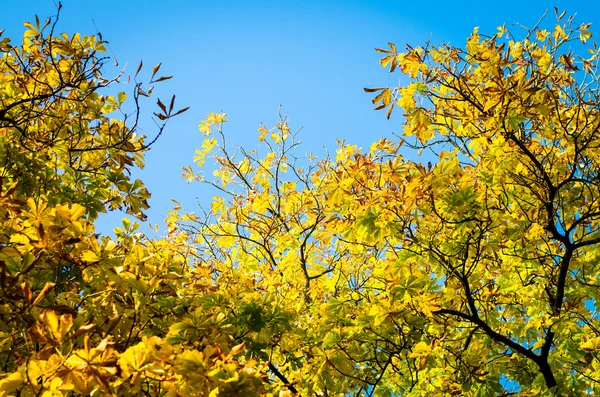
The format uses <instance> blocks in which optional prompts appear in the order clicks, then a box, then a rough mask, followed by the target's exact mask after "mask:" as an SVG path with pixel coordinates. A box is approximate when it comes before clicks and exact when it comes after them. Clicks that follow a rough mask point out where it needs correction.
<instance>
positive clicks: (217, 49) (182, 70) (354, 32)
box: [0, 0, 600, 233]
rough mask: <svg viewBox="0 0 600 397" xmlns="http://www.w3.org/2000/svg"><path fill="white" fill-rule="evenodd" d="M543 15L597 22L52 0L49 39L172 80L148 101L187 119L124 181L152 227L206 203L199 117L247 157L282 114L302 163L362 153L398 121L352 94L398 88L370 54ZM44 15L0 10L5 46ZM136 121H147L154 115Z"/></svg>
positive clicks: (347, 6) (292, 6)
mask: <svg viewBox="0 0 600 397" xmlns="http://www.w3.org/2000/svg"><path fill="white" fill-rule="evenodd" d="M553 6H557V7H559V8H560V9H561V10H562V9H567V12H568V14H573V13H577V17H576V20H577V21H578V22H592V23H593V24H594V25H593V27H592V31H594V27H595V26H596V25H598V24H599V22H600V5H596V2H592V1H588V2H567V1H557V2H555V3H551V2H546V1H537V0H536V1H503V2H488V1H481V0H480V1H468V2H467V1H463V2H461V1H452V2H449V1H429V2H425V1H394V2H393V1H362V2H358V1H350V0H346V1H326V0H323V1H310V0H305V1H210V2H209V1H203V0H196V1H183V0H179V1H177V0H173V1H171V2H169V4H168V5H167V2H164V1H161V2H159V1H152V0H146V1H138V0H121V1H84V0H64V1H63V10H62V11H61V21H60V24H59V28H58V30H59V31H61V32H62V31H66V32H68V33H75V32H80V33H82V34H88V35H89V34H94V33H95V26H97V28H98V30H99V31H100V32H101V33H102V35H103V38H104V39H105V40H107V41H109V42H110V46H111V48H112V51H113V52H114V54H115V55H116V56H117V59H118V60H119V63H120V66H124V65H125V64H126V63H127V64H128V69H127V70H128V72H129V73H131V74H133V73H134V72H135V69H136V67H137V65H138V63H139V61H140V60H143V61H144V64H145V65H146V66H147V68H148V70H149V69H150V68H149V66H152V65H154V64H157V63H159V62H162V64H163V65H162V67H161V72H162V73H163V74H168V75H174V78H173V79H172V80H170V81H168V82H165V83H163V84H161V85H159V86H158V87H157V93H158V94H162V95H163V97H165V98H166V97H167V96H168V95H170V94H171V93H174V94H176V95H177V103H178V104H179V105H180V106H182V107H183V106H190V107H191V108H190V110H189V111H188V112H186V113H184V114H183V115H181V116H179V117H178V118H176V119H174V120H172V121H171V122H170V123H169V126H168V128H167V130H166V131H165V133H164V135H163V137H162V138H161V139H160V140H159V141H158V142H157V144H156V145H155V146H154V147H153V149H152V150H151V151H150V152H149V153H148V154H147V156H146V168H145V169H144V170H143V171H141V172H136V176H137V177H139V178H141V179H142V180H143V181H144V182H145V183H146V186H147V187H148V189H149V190H150V191H151V193H152V199H151V201H150V205H151V210H150V211H149V212H148V215H149V221H151V222H152V223H162V220H163V218H164V216H165V214H166V211H167V210H168V209H169V208H171V207H172V205H173V204H172V202H171V199H172V198H174V199H177V200H178V201H180V202H181V203H182V204H184V206H185V207H186V208H189V209H190V210H193V209H194V208H195V206H196V204H195V202H196V198H198V199H199V201H200V202H203V203H208V202H209V200H210V198H211V197H212V195H213V192H212V191H211V190H210V189H208V187H206V186H204V185H201V184H198V183H195V184H191V185H188V184H187V183H186V182H185V181H184V180H183V179H182V178H181V167H182V166H184V165H189V164H192V158H193V156H194V150H195V149H196V148H198V147H199V145H200V143H201V142H202V135H201V133H200V132H199V131H198V129H197V126H198V123H199V121H200V120H201V119H202V118H204V116H205V115H206V114H207V113H208V112H211V111H213V112H218V111H224V112H226V113H227V114H228V118H229V119H230V120H231V122H230V123H228V125H227V126H226V134H227V136H228V141H229V143H230V144H241V145H244V146H250V147H254V146H255V145H256V142H257V141H256V137H257V133H256V129H257V127H258V126H259V124H260V123H261V122H263V123H264V124H266V125H267V126H272V125H273V124H274V123H275V122H276V120H277V110H278V107H279V105H282V113H283V114H284V115H287V116H288V118H289V121H290V125H291V127H292V128H293V129H295V128H299V127H303V130H302V132H301V135H300V137H301V140H302V141H303V145H302V147H301V150H302V151H303V152H305V151H311V152H313V153H315V154H316V155H318V156H320V155H322V154H324V149H323V147H324V146H325V147H327V148H329V149H330V150H332V151H333V150H334V149H335V147H336V143H335V142H336V138H340V139H346V141H347V142H348V143H356V144H358V146H362V147H368V146H369V145H370V143H371V142H372V141H375V140H377V139H379V138H380V137H382V136H386V137H391V136H392V132H400V131H401V117H399V116H400V114H399V112H398V114H397V115H396V116H393V117H392V119H391V120H389V121H388V120H386V119H385V117H384V114H383V113H381V112H375V111H373V110H372V105H371V102H370V98H371V95H370V94H365V93H364V92H363V91H362V88H363V87H374V86H382V85H383V86H385V85H386V84H390V85H393V84H397V83H398V79H399V78H401V75H400V74H398V73H395V74H392V75H389V74H388V73H387V72H386V71H385V70H383V69H381V68H380V66H379V64H378V59H379V57H378V54H377V53H375V52H374V50H373V49H374V48H375V47H385V46H386V43H387V42H388V41H392V42H394V43H396V44H397V45H399V46H401V45H402V44H403V43H406V42H408V43H410V44H413V45H419V44H422V43H423V42H424V41H426V40H427V39H429V38H430V39H431V40H432V42H433V43H438V42H450V43H451V44H454V45H463V44H464V42H465V40H466V38H467V36H468V35H469V33H470V32H471V31H472V29H473V28H474V27H475V26H480V31H482V32H490V33H493V32H494V31H495V28H496V26H498V25H502V24H503V23H506V24H507V25H510V24H512V23H513V22H520V23H522V24H524V25H528V26H532V25H533V24H534V23H535V22H536V21H537V20H538V19H539V17H540V16H541V15H542V14H543V13H544V11H545V10H546V9H550V10H551V11H550V12H549V14H550V15H549V17H551V18H553V13H554V11H553V10H552V7H553ZM55 13H56V6H55V2H54V1H53V0H35V1H12V0H8V1H6V2H5V4H3V12H2V13H1V14H0V29H5V30H6V31H5V33H4V35H5V36H9V37H11V38H13V39H14V40H16V39H18V38H19V36H20V35H21V34H22V31H23V28H22V25H21V24H22V22H23V21H27V20H33V17H34V15H35V14H38V15H39V16H40V19H45V18H46V17H49V16H52V15H54V14H55ZM92 20H93V21H94V22H95V26H94V22H92ZM598 32H599V33H598V35H600V30H599V31H598ZM113 72H114V71H113V70H107V74H109V75H110V74H111V73H113ZM122 90H124V91H129V90H130V87H123V88H122ZM145 110H146V115H147V116H149V115H150V111H151V110H152V111H153V110H154V104H153V103H147V105H146V107H145ZM152 126H153V124H152V122H151V121H150V119H149V117H147V118H146V120H145V121H144V122H143V123H142V128H144V131H146V132H147V133H148V134H149V135H152V133H153V131H154V129H153V128H152ZM121 217H122V214H112V215H110V216H103V217H102V218H101V219H100V221H99V222H98V223H97V227H98V229H99V230H100V231H101V232H104V233H106V232H109V231H110V230H111V229H112V227H114V226H118V225H119V224H120V221H119V219H120V218H121Z"/></svg>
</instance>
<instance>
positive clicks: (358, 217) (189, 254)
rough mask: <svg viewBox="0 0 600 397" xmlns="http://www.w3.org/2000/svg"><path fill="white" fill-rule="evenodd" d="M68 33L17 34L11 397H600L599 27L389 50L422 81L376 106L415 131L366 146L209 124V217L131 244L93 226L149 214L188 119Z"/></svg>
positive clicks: (12, 69) (194, 178)
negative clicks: (114, 214) (145, 115)
mask: <svg viewBox="0 0 600 397" xmlns="http://www.w3.org/2000/svg"><path fill="white" fill-rule="evenodd" d="M59 11H60V7H59ZM57 19H58V18H55V19H53V20H49V21H47V22H46V23H45V24H41V23H40V22H39V21H38V20H37V18H36V21H35V22H34V23H26V24H25V26H26V28H27V30H26V31H25V33H24V35H23V39H22V42H21V43H20V44H19V45H13V44H12V42H11V41H10V40H9V39H8V38H4V39H2V37H0V39H1V40H0V52H1V53H2V61H1V63H0V70H1V71H2V73H0V143H1V144H0V203H1V206H0V297H1V300H0V368H1V370H0V396H5V395H6V396H8V395H19V396H44V397H45V396H75V395H115V396H116V395H118V396H121V395H123V396H129V395H131V396H138V395H139V396H141V395H148V396H162V395H165V396H294V395H298V396H300V395H301V396H347V395H356V396H382V397H383V396H422V395H435V396H438V395H439V396H447V395H465V396H495V395H503V396H509V395H521V396H529V395H531V396H533V395H548V396H557V395H596V394H598V393H599V392H600V375H598V374H600V357H599V353H600V319H599V318H598V314H597V310H599V306H600V302H598V299H597V297H598V292H597V290H598V286H599V285H600V284H599V283H600V265H599V258H600V251H599V249H598V244H600V147H599V146H600V132H599V127H600V117H599V116H600V94H599V91H598V88H599V87H598V76H597V73H598V67H597V62H598V48H597V46H596V43H595V42H593V41H592V39H591V33H590V31H589V28H590V25H589V24H585V23H584V24H576V23H575V22H574V20H573V18H572V17H565V15H564V13H562V14H559V12H558V11H557V13H556V20H555V21H553V22H550V19H551V18H550V17H546V18H543V19H542V20H540V22H539V23H538V24H537V25H536V26H534V27H533V28H524V27H516V28H514V29H508V28H507V27H505V26H502V27H499V28H498V31H497V32H495V33H494V34H493V35H489V36H486V35H483V34H482V33H479V32H478V30H477V29H475V30H474V32H473V33H472V35H471V36H470V37H469V38H468V39H467V43H466V46H465V47H464V48H460V47H454V46H450V45H446V44H441V45H437V44H436V45H434V44H432V43H425V44H424V45H423V46H415V47H413V46H409V45H407V46H406V50H405V51H404V52H399V51H398V49H397V47H396V46H395V45H394V44H392V43H389V46H388V47H389V48H387V49H377V51H378V52H380V53H382V54H383V58H382V59H381V65H382V66H383V67H386V68H389V70H390V72H400V73H402V74H404V75H405V76H406V79H405V80H407V83H406V84H404V85H402V86H399V87H381V88H365V91H367V92H369V93H374V94H375V97H374V99H373V104H375V105H376V109H382V110H386V112H387V113H386V115H387V117H388V118H389V117H390V116H391V115H392V113H393V112H394V111H396V112H397V111H398V110H400V111H401V112H402V113H403V125H402V127H403V128H402V134H401V136H398V137H397V139H394V140H390V139H380V140H378V141H376V142H374V143H373V144H372V145H371V147H370V148H368V149H365V150H363V149H361V148H358V147H357V146H356V145H352V144H347V143H346V142H345V141H340V144H339V147H338V148H337V150H336V151H335V155H334V154H332V155H331V156H330V157H326V158H324V159H321V160H317V159H315V158H314V157H313V156H312V155H309V156H307V157H304V156H302V155H301V152H300V148H299V145H300V143H299V137H298V134H299V131H298V130H295V129H293V128H292V127H291V126H290V125H289V123H288V120H287V119H286V118H285V117H281V118H280V121H279V122H278V123H277V124H276V125H274V126H261V127H260V128H259V129H258V132H257V134H258V136H257V139H258V147H257V148H256V149H253V150H250V149H246V148H241V147H234V148H232V147H230V146H228V145H227V144H226V139H225V137H226V131H225V127H226V125H227V124H226V122H227V118H226V117H227V116H226V115H225V114H224V113H210V114H209V115H208V116H207V117H206V118H205V119H204V120H202V122H201V123H200V126H199V129H200V131H201V133H202V134H203V135H205V140H204V142H203V144H202V146H201V148H199V149H198V150H197V152H196V153H197V154H196V157H195V158H194V163H195V164H194V165H190V166H185V167H184V168H183V177H184V178H186V179H187V180H188V181H189V182H191V183H196V182H201V183H205V184H208V185H210V186H212V189H216V191H217V192H218V194H217V195H215V197H214V199H213V202H212V204H211V205H210V207H208V208H199V209H198V210H196V211H194V212H190V211H189V210H186V209H184V208H182V207H181V206H180V205H176V206H175V207H174V208H173V209H172V210H171V211H170V212H169V214H168V217H167V220H166V226H167V233H166V234H165V235H164V236H163V237H160V238H147V237H145V236H143V235H142V234H141V233H139V232H138V228H139V225H138V223H137V222H133V221H131V220H128V219H124V220H123V224H122V225H120V226H119V227H117V228H116V229H115V234H116V237H115V238H110V237H107V236H99V235H98V234H96V233H95V230H94V220H95V219H96V218H97V216H98V213H100V212H105V211H109V210H115V209H122V210H124V211H126V212H127V213H128V214H130V215H132V216H135V217H137V218H138V219H140V220H144V219H145V215H144V210H146V209H147V208H148V204H147V199H148V198H149V192H148V191H147V190H146V189H145V187H144V185H143V183H142V182H141V181H139V180H132V178H131V177H130V173H129V172H130V170H131V168H132V167H135V166H138V167H141V166H143V161H144V152H145V151H146V150H147V149H148V148H149V146H150V145H151V144H153V143H154V141H156V138H158V136H160V135H161V133H162V131H163V129H164V128H165V125H166V123H167V122H168V121H169V119H170V118H171V117H174V116H176V115H177V114H179V113H181V112H183V111H185V110H186V108H183V109H181V110H176V109H175V107H174V105H175V103H174V102H175V97H174V96H173V97H172V99H171V101H170V102H169V101H167V103H168V106H167V105H165V104H164V103H163V102H162V101H161V100H160V99H159V100H157V102H156V104H157V106H158V109H157V112H156V113H154V115H155V118H156V122H157V131H156V135H155V136H154V137H152V138H149V137H146V136H144V135H143V134H141V133H139V131H138V128H137V126H138V122H139V118H140V115H141V112H140V109H141V103H142V100H143V99H145V98H146V97H149V96H151V95H152V87H153V86H154V84H155V83H159V82H161V81H163V80H167V79H169V78H170V76H163V77H158V76H157V72H158V71H159V68H160V65H157V66H156V67H154V69H153V71H152V73H151V76H150V78H149V80H148V82H147V83H144V82H143V81H142V80H140V79H141V77H138V76H140V75H143V74H144V71H143V67H142V64H141V63H140V66H139V67H138V69H137V70H136V72H135V76H133V78H132V81H133V84H132V85H130V88H131V91H132V94H131V95H130V97H131V98H132V100H131V99H128V96H127V94H126V93H124V92H118V93H116V94H115V93H113V92H114V91H115V90H116V89H117V87H120V78H121V77H122V76H117V78H114V79H113V78H106V77H104V76H103V75H102V65H103V64H104V62H106V60H107V58H105V57H103V56H102V55H101V54H102V53H103V52H104V44H105V42H103V40H102V39H101V38H99V37H96V36H89V37H86V36H81V35H79V34H75V35H67V34H58V33H56V32H55V28H56V23H57ZM126 112H129V113H126ZM409 150H410V151H415V152H416V153H417V154H418V155H420V156H421V157H418V156H417V157H410V156H407V155H406V153H407V151H409ZM415 158H416V160H415ZM207 160H209V161H214V163H215V164H216V169H215V170H214V172H213V177H214V178H213V177H206V176H204V174H203V173H202V169H203V168H204V167H205V162H206V161H207ZM208 188H209V186H207V187H206V189H207V190H208Z"/></svg>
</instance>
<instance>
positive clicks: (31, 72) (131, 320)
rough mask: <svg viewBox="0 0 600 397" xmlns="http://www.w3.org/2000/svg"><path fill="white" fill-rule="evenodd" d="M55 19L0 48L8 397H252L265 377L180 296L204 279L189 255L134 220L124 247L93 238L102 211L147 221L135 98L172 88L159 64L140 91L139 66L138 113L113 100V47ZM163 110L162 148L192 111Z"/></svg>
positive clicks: (4, 382)
mask: <svg viewBox="0 0 600 397" xmlns="http://www.w3.org/2000/svg"><path fill="white" fill-rule="evenodd" d="M58 11H59V12H60V6H59V9H58ZM57 20H58V16H57V17H56V18H53V19H52V20H48V21H46V22H45V23H44V24H40V21H39V20H38V19H37V18H36V20H35V22H34V23H25V27H26V28H27V30H26V31H25V33H24V36H23V40H22V42H21V43H20V44H19V45H14V44H13V43H12V42H11V40H10V39H8V38H2V40H0V396H7V395H15V394H16V395H20V396H62V395H173V396H175V395H187V396H200V395H202V396H204V395H209V394H210V393H213V395H215V394H217V393H220V394H219V395H228V393H229V394H232V395H239V394H240V393H242V394H244V395H248V396H251V395H253V393H254V394H257V393H258V391H259V390H261V387H262V386H261V384H262V383H263V380H262V379H261V373H260V368H257V367H256V363H255V362H253V361H250V360H241V361H240V360H238V359H237V355H239V353H240V351H242V350H243V348H244V345H243V344H239V345H237V346H235V345H233V344H232V343H231V342H232V337H231V335H230V331H228V330H227V328H226V327H224V326H223V325H222V322H223V315H221V316H219V315H218V313H215V314H208V313H205V312H204V311H203V310H202V306H201V302H199V301H198V300H197V299H196V297H195V295H194V294H193V293H191V292H190V293H184V292H183V291H186V290H187V289H188V288H189V289H190V291H197V288H198V287H199V286H200V285H201V284H200V281H199V280H201V277H202V275H203V274H204V273H202V271H201V269H200V268H198V269H196V271H193V272H192V271H190V268H189V266H188V257H190V256H191V255H192V254H193V253H189V252H188V251H187V250H188V248H186V247H185V246H183V245H182V244H179V243H178V240H177V239H172V240H169V241H167V240H157V241H152V240H147V239H143V238H142V235H141V234H140V233H138V232H137V231H136V229H137V228H138V226H139V225H138V224H137V223H136V222H133V223H132V222H131V221H129V220H124V221H123V226H122V227H120V228H116V229H115V233H116V239H111V238H108V237H101V238H100V237H99V236H98V235H97V234H95V233H94V226H93V222H94V220H95V219H96V218H97V215H98V213H100V212H105V211H108V210H111V209H116V208H122V209H123V210H125V211H126V212H127V213H129V214H131V215H133V216H136V217H137V218H140V219H144V217H145V215H144V213H143V211H144V210H145V209H146V208H148V204H147V199H148V198H149V197H150V195H149V193H148V191H147V190H146V188H145V187H144V185H143V183H142V182H141V181H139V180H131V179H130V172H129V171H130V169H131V167H133V166H137V167H142V166H143V154H144V152H145V151H146V150H147V148H148V147H149V145H150V144H151V143H152V142H150V143H146V139H147V137H146V136H143V135H140V134H138V132H137V123H138V120H139V116H140V100H141V99H142V98H143V97H147V96H150V95H151V92H152V84H154V83H156V82H160V81H162V80H166V79H168V77H156V78H155V75H156V73H157V71H158V68H159V66H157V67H155V68H154V70H153V73H152V77H151V79H150V86H149V87H145V86H144V84H143V82H141V81H138V80H137V75H138V73H139V72H140V70H141V66H142V65H141V64H140V68H138V70H137V72H136V77H135V78H134V86H133V94H132V97H133V104H129V102H128V101H126V98H127V95H126V94H125V93H124V92H119V93H117V94H116V95H114V96H112V95H109V94H107V93H110V92H114V91H115V88H116V87H117V86H118V85H119V81H118V78H117V79H110V80H109V79H106V78H104V77H103V76H102V73H101V72H102V69H103V65H104V64H105V62H106V60H107V58H104V57H102V55H101V54H102V53H103V52H104V45H105V43H104V42H103V41H102V40H101V39H99V38H98V37H95V36H89V37H87V36H81V35H79V34H75V35H72V36H69V35H67V34H66V33H63V34H55V28H56V22H57ZM157 103H158V107H159V110H158V111H157V112H156V113H155V115H156V117H157V118H158V120H157V122H156V125H157V128H158V132H157V136H158V135H160V133H161V132H162V130H163V128H164V127H165V123H166V122H167V121H168V120H169V119H170V118H171V117H173V116H176V115H177V114H179V113H181V112H183V111H185V110H186V109H181V110H179V111H175V110H174V109H173V107H174V98H173V99H172V100H171V101H170V105H169V107H167V106H165V105H164V104H163V103H162V102H161V101H160V100H158V102H157ZM125 109H132V111H131V112H130V113H129V115H126V114H125ZM119 115H121V116H122V117H120V118H119V117H118V116H119ZM208 277H209V280H210V276H208ZM190 285H192V286H191V287H190ZM240 390H245V391H244V392H240Z"/></svg>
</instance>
